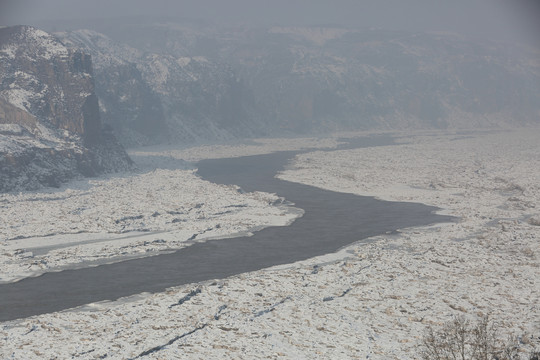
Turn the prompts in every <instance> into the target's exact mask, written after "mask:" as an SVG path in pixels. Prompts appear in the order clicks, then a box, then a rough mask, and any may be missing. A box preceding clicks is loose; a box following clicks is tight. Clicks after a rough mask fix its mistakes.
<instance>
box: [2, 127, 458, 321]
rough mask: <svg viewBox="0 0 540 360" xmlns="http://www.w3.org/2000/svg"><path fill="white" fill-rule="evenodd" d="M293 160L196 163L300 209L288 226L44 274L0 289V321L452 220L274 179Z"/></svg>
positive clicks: (220, 179) (204, 173) (423, 209)
mask: <svg viewBox="0 0 540 360" xmlns="http://www.w3.org/2000/svg"><path fill="white" fill-rule="evenodd" d="M390 142H391V138H389V137H383V138H364V139H358V140H355V144H350V143H349V144H348V145H347V146H343V147H341V148H345V147H349V148H354V147H359V146H375V145H381V144H384V145H388V144H389V143H390ZM304 152H305V151H304ZM298 153H301V152H300V151H284V152H278V153H273V154H266V155H256V156H246V157H238V158H229V159H216V160H203V161H200V162H199V163H198V174H199V175H200V176H201V177H202V178H204V179H206V180H209V181H212V182H216V183H221V184H234V185H238V186H240V187H241V189H242V190H244V191H255V190H256V191H264V192H271V193H276V194H277V195H279V196H281V197H284V198H285V199H286V200H287V201H290V202H292V203H294V204H295V205H294V206H295V207H297V208H300V209H303V211H304V215H303V216H302V217H299V218H298V219H297V220H296V221H295V222H293V223H292V224H291V225H290V226H286V227H268V228H264V229H262V230H260V231H258V232H257V233H255V234H254V235H253V236H241V237H235V238H227V239H221V240H207V241H205V242H201V243H195V244H193V245H191V246H189V247H186V248H183V249H180V250H178V251H175V252H173V253H168V254H162V255H157V256H152V257H145V258H138V259H132V260H127V261H123V262H118V263H113V264H106V265H100V266H97V267H92V268H84V269H71V270H64V271H61V272H55V273H46V274H43V275H41V276H39V277H35V278H27V279H23V280H21V281H19V282H16V283H10V284H4V285H0V321H7V320H13V319H17V318H24V317H28V316H32V315H38V314H42V313H48V312H53V311H59V310H64V309H68V308H73V307H76V306H80V305H84V304H88V303H92V302H97V301H103V300H116V299H119V298H121V297H126V296H130V295H134V294H139V293H143V292H159V291H163V290H165V289H167V288H170V287H173V286H178V285H183V284H188V283H195V282H200V281H206V280H211V279H217V278H225V277H229V276H232V275H237V274H240V273H244V272H249V271H255V270H259V269H262V268H267V267H271V266H275V265H283V264H290V263H294V262H297V261H300V260H305V259H308V258H312V257H315V256H319V255H324V254H328V253H333V252H335V251H337V250H339V249H341V248H343V247H344V246H347V245H350V244H352V243H354V242H357V241H359V240H361V239H366V238H369V237H373V236H376V235H380V234H384V233H389V232H393V231H396V230H398V229H402V228H406V227H413V226H425V225H430V224H433V223H436V222H447V221H452V219H453V218H452V217H449V216H442V215H437V214H435V211H436V210H437V208H435V207H431V206H426V205H423V204H415V203H403V202H389V201H381V200H377V199H374V198H372V197H361V196H356V195H351V194H344V193H337V192H332V191H328V190H323V189H319V188H315V187H312V186H307V185H302V184H298V183H292V182H288V181H284V180H279V179H277V178H275V177H274V176H275V174H276V173H277V172H279V171H280V170H281V169H282V168H283V166H285V164H287V162H288V161H289V159H291V158H292V157H294V156H295V155H296V154H298Z"/></svg>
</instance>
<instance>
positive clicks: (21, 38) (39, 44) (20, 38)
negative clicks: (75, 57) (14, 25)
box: [0, 26, 68, 60]
mask: <svg viewBox="0 0 540 360" xmlns="http://www.w3.org/2000/svg"><path fill="white" fill-rule="evenodd" d="M10 40H11V41H8V42H6V43H5V44H3V45H0V46H1V47H0V57H2V56H5V57H7V58H8V59H14V58H15V56H16V55H17V56H20V55H27V56H31V57H32V58H44V59H47V60H50V59H52V58H53V57H57V56H67V55H68V49H67V48H66V47H65V46H64V45H63V44H62V43H61V42H60V41H58V40H57V39H56V38H55V37H54V36H52V35H50V34H48V33H46V32H45V31H43V30H39V29H36V28H33V27H31V26H21V27H20V30H19V31H18V32H17V33H16V34H15V35H14V36H13V37H12V38H11V39H10ZM21 43H24V44H27V46H26V48H25V49H21V46H20V44H21ZM21 50H22V51H23V53H22V54H21V53H20V51H21Z"/></svg>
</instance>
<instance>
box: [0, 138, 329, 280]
mask: <svg viewBox="0 0 540 360" xmlns="http://www.w3.org/2000/svg"><path fill="white" fill-rule="evenodd" d="M289 143H290V145H289V146H288V147H287V145H286V144H287V142H286V140H284V139H274V140H272V139H264V140H260V141H259V142H252V143H250V144H247V145H246V144H243V145H242V144H241V145H214V146H210V145H208V146H200V147H195V148H186V149H178V148H171V147H147V148H141V149H134V150H132V151H131V152H130V156H131V157H132V158H133V159H134V160H135V162H136V164H137V166H138V168H139V170H138V171H137V172H135V173H125V174H119V175H118V174H116V175H111V176H103V177H99V178H95V179H83V180H78V181H72V182H70V183H68V184H65V185H63V186H62V187H61V188H59V189H43V190H40V191H34V192H21V193H7V194H0V219H2V221H1V222H0V265H1V268H2V272H1V273H0V284H2V283H9V282H13V281H17V280H21V279H24V278H26V277H33V276H38V275H41V274H44V273H47V272H56V271H61V270H65V269H73V268H84V267H91V266H97V265H100V264H106V263H114V262H119V261H124V260H126V259H133V258H140V257H145V256H153V255H157V254H160V253H164V252H170V251H174V250H177V249H181V248H184V247H186V246H189V245H191V244H194V243H196V242H201V241H205V240H206V239H212V238H213V239H215V238H220V237H222V238H226V237H230V236H234V235H238V234H250V232H251V231H252V230H253V229H262V228H264V227H268V226H285V225H287V224H289V223H290V222H292V221H294V219H296V218H297V217H298V216H299V215H300V214H299V213H298V211H297V210H296V209H293V208H291V207H290V206H285V205H280V203H281V202H282V199H280V198H278V197H277V196H276V195H274V194H269V193H263V192H260V191H255V192H250V193H239V192H238V188H237V187H236V186H233V185H232V186H224V185H217V184H213V183H210V182H208V181H204V180H202V179H200V177H198V176H197V174H196V173H195V171H196V170H195V169H194V168H193V165H192V164H190V163H188V162H187V161H186V160H189V161H198V160H201V159H206V158H215V157H233V156H240V155H241V154H244V155H255V154H261V153H270V152H273V151H277V150H283V149H290V150H299V149H305V148H311V147H313V146H315V145H317V144H318V145H319V147H334V146H336V144H337V141H336V140H335V139H326V140H322V141H318V140H317V139H313V138H305V139H297V141H295V142H294V143H293V142H289Z"/></svg>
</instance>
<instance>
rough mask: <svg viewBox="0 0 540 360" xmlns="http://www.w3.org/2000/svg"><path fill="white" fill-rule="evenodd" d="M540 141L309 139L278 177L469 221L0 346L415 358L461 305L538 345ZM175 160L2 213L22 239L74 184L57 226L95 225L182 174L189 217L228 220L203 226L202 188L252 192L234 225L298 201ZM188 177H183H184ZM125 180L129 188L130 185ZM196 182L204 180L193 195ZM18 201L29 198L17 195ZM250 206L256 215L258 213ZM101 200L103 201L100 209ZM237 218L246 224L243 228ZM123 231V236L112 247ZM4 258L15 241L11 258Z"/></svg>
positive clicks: (89, 313)
mask: <svg viewBox="0 0 540 360" xmlns="http://www.w3.org/2000/svg"><path fill="white" fill-rule="evenodd" d="M539 140H540V129H538V128H528V129H520V130H515V131H508V132H485V133H471V134H467V135H460V134H459V133H456V132H451V131H447V132H445V133H423V134H421V135H418V134H417V135H414V136H412V135H408V134H401V135H400V137H399V143H400V144H399V145H394V146H381V147H373V148H363V149H356V150H342V151H341V150H340V151H328V152H322V151H317V152H311V153H307V154H302V155H300V156H298V157H297V158H296V159H295V161H294V162H293V164H291V165H293V166H292V167H290V169H288V170H287V171H284V172H283V173H282V174H280V177H281V178H283V179H287V180H291V181H297V182H301V183H306V184H310V185H315V186H319V187H322V188H325V189H330V190H335V191H342V192H349V193H354V194H361V195H373V196H377V197H379V198H383V199H388V200H400V201H414V202H422V203H425V204H430V205H436V206H439V207H440V208H442V209H443V210H442V212H444V213H446V214H452V215H455V216H458V217H460V220H459V221H458V222H456V223H450V224H440V225H435V226H430V227H423V228H410V229H403V230H402V231H401V232H400V233H399V234H397V235H388V236H386V235H383V236H378V237H376V238H373V239H371V240H373V241H369V242H362V243H356V244H353V245H351V246H349V247H347V248H345V249H342V250H341V251H340V252H338V253H336V254H329V255H326V256H321V257H318V258H313V259H310V260H307V261H302V262H298V263H295V264H290V265H287V266H280V267H274V268H271V269H266V270H261V271H256V272H252V273H246V274H242V275H238V276H233V277H230V278H227V279H224V280H216V281H208V282H205V283H199V284H191V285H186V286H181V287H177V288H171V289H169V290H168V291H166V292H163V293H158V294H140V295H136V296H132V297H130V298H125V299H121V300H119V301H115V302H102V303H95V304H90V305H87V306H84V307H81V308H77V309H72V310H69V311H63V312H58V313H53V314H45V315H40V316H35V317H31V318H27V319H22V320H18V321H9V322H4V323H1V324H0V358H7V359H11V358H13V359H43V358H47V359H55V358H58V359H64V358H76V359H96V358H111V359H130V358H141V359H176V358H178V359H258V358H261V359H278V358H283V359H416V358H418V354H417V348H416V347H417V343H418V339H419V338H420V337H421V336H422V334H423V332H424V329H425V328H426V326H428V325H430V324H431V325H437V324H440V323H443V322H445V321H447V320H450V319H452V318H453V317H454V316H456V315H464V316H466V317H468V318H471V319H475V318H476V317H477V316H479V315H483V314H490V316H491V318H492V319H493V320H495V321H496V322H497V324H498V326H497V327H498V328H499V330H500V331H501V333H502V334H503V335H505V334H507V333H511V332H512V333H514V334H516V335H519V336H521V338H520V339H521V343H522V344H521V346H522V348H523V350H524V352H523V354H526V351H529V350H530V349H532V348H534V347H535V346H537V347H538V346H539V345H540V344H539V343H540V339H539V336H540V266H539V265H540V242H539V240H540V141H539ZM192 153H193V154H195V153H199V154H201V153H202V152H197V151H195V150H193V152H192ZM175 154H176V155H178V156H180V154H181V151H178V152H174V154H172V153H169V154H168V155H167V156H171V158H172V157H173V155H175ZM170 171H171V170H168V171H165V170H156V171H155V173H147V174H141V175H138V176H133V177H125V178H117V179H110V180H100V181H96V182H91V183H87V185H88V186H87V188H86V189H85V188H83V187H82V186H81V188H79V189H77V190H68V189H67V188H66V189H63V190H60V191H58V192H52V193H50V194H43V193H28V194H26V193H25V194H21V195H13V194H11V195H5V196H3V197H2V202H1V203H0V204H1V206H3V208H2V212H3V213H2V219H4V216H9V218H10V219H18V220H10V221H11V222H10V226H15V224H21V229H17V228H13V229H12V228H11V227H10V229H11V230H10V232H9V234H10V235H9V236H10V238H13V237H17V236H29V235H28V234H31V236H38V235H46V234H45V233H46V232H48V231H49V232H50V231H51V230H46V229H45V226H44V225H45V224H46V221H45V220H44V221H43V222H40V219H38V216H37V215H33V214H35V211H37V210H35V211H34V210H33V209H32V207H38V206H41V207H43V209H45V207H47V206H49V203H50V202H51V203H53V202H54V201H59V200H50V199H51V198H60V197H65V198H66V199H67V203H69V202H70V201H72V202H73V203H74V204H78V205H76V206H75V205H73V206H72V207H73V208H76V209H80V214H73V215H72V214H71V213H69V212H66V213H62V214H61V215H63V216H65V217H66V218H69V217H71V216H80V217H79V218H77V219H80V220H78V222H73V221H68V220H65V224H64V225H61V224H63V223H62V221H61V220H59V225H58V226H55V227H54V229H55V232H56V233H60V232H68V231H72V232H75V230H71V229H69V226H78V227H80V228H81V229H82V231H94V230H93V229H96V228H98V226H97V225H96V223H97V224H102V225H101V226H103V227H104V228H105V229H106V230H104V231H108V232H112V231H121V228H120V229H119V225H118V224H116V223H115V221H114V220H115V219H117V218H123V217H126V216H131V213H126V214H128V215H124V214H125V213H124V211H127V209H130V210H131V207H130V205H129V204H130V202H135V203H137V204H140V203H141V205H137V207H136V208H137V209H139V210H138V211H134V212H133V215H138V214H147V213H148V214H151V212H152V211H159V212H160V213H162V212H164V211H163V210H161V209H157V207H156V209H154V208H151V209H148V210H147V208H146V207H145V206H149V205H151V204H152V202H151V201H148V200H146V199H145V197H146V196H147V189H148V188H150V187H151V188H154V187H156V188H162V187H163V188H165V190H163V191H164V194H165V193H166V194H169V195H172V194H173V193H175V191H172V190H170V188H171V187H173V186H175V185H177V191H181V192H182V195H177V196H178V197H179V198H178V203H175V205H174V206H177V207H179V208H180V209H181V210H182V211H184V212H186V213H187V214H186V215H182V216H186V219H187V221H185V222H184V223H183V226H193V227H194V228H197V229H202V228H206V227H208V226H210V223H211V224H215V223H217V222H218V220H215V222H211V220H204V221H208V223H207V224H205V225H204V226H201V227H200V228H199V227H198V226H199V225H197V224H198V223H197V220H199V219H197V216H195V215H194V216H193V217H189V216H191V215H189V216H188V214H189V209H193V208H194V206H190V205H189V204H198V203H203V204H204V206H203V207H202V208H201V209H205V208H207V207H214V206H215V207H216V209H214V208H211V209H212V210H211V211H210V210H209V211H208V213H209V214H211V213H212V211H217V207H218V206H221V207H225V206H227V205H226V203H227V202H228V201H230V203H231V204H237V203H239V202H240V201H244V202H246V203H249V204H250V206H249V207H247V208H245V211H246V213H240V214H236V215H235V216H237V217H235V219H236V220H235V221H237V222H234V221H232V220H231V221H229V222H230V223H231V224H235V225H230V229H231V231H238V230H240V229H239V228H242V229H247V228H249V227H250V226H252V225H254V223H255V222H259V223H265V224H270V223H275V218H276V217H278V216H281V214H286V212H282V211H283V210H280V209H277V210H274V209H272V207H271V206H269V205H268V203H269V202H272V201H273V199H274V198H275V197H273V196H272V195H267V194H258V193H257V194H243V195H242V194H238V193H236V192H235V191H234V189H229V188H226V187H219V186H217V185H216V186H215V185H212V184H208V183H205V182H203V181H201V180H197V179H196V178H195V177H194V176H193V174H192V173H191V172H190V171H187V170H184V172H185V173H184V172H182V171H180V170H177V172H178V174H176V173H171V172H170ZM180 174H184V175H180ZM145 176H148V177H149V178H148V179H146V180H145V178H144V177H145ZM177 176H179V177H181V178H182V179H185V181H184V183H182V182H180V183H176V179H177ZM139 177H142V179H140V180H139V179H138V178H139ZM148 180H152V182H150V181H148ZM154 181H155V183H154ZM109 182H110V185H108V183H109ZM130 182H133V183H134V184H131V183H130ZM170 183H174V184H175V185H171V184H170ZM129 184H131V185H130V186H133V188H134V189H133V190H132V191H133V193H132V192H131V191H128V190H126V189H123V188H125V187H128V186H127V185H129ZM188 184H189V185H188ZM108 187H110V188H111V190H107V188H108ZM184 187H185V188H184ZM101 188H103V189H101ZM128 188H129V187H128ZM203 188H204V189H210V188H211V189H212V190H213V191H221V192H223V196H220V197H218V198H219V199H220V201H221V199H222V198H223V200H222V202H220V203H219V204H217V205H214V204H207V203H206V201H210V202H213V201H214V198H212V200H211V199H210V198H209V197H208V196H210V195H206V196H207V197H204V196H205V195H204V192H203V191H202V190H201V189H203ZM94 189H95V190H94ZM98 189H101V190H99V191H103V192H104V194H103V195H102V196H103V199H104V200H102V201H100V202H99V210H98V211H95V212H91V211H90V210H86V207H89V205H88V204H87V203H86V205H84V204H85V203H84V201H83V199H85V197H84V196H86V195H83V193H84V192H91V191H98ZM183 189H185V193H184V190H183ZM197 190H198V191H199V193H198V195H191V194H188V193H189V192H190V191H197ZM70 191H72V192H78V195H73V197H75V198H77V199H79V200H69V199H71V197H70V196H68V195H69V194H70ZM116 192H121V193H120V194H119V195H118V197H114V198H108V196H114V194H115V193H116ZM106 194H107V195H106ZM88 196H89V195H88ZM155 196H158V195H155ZM135 197H136V198H137V199H134V198H135ZM46 198H49V200H47V199H46ZM166 198H167V199H168V197H166ZM17 199H19V200H17ZM32 199H34V200H33V201H31V200H32ZM86 199H87V201H90V199H91V198H90V197H88V198H86ZM216 199H217V198H216ZM163 201H164V200H163ZM117 202H118V203H119V204H115V203H117ZM59 204H63V202H58V203H57V205H59ZM122 204H124V205H122ZM145 204H146V205H145ZM19 206H20V207H22V208H24V209H26V210H18V208H19ZM62 206H64V205H62ZM66 206H67V205H66ZM70 206H71V205H70ZM122 206H123V207H122ZM167 206H169V207H167ZM174 206H173V205H167V203H165V202H164V204H163V205H161V207H163V208H167V209H169V208H173V209H175V208H174ZM8 207H9V211H8V210H6V208H8ZM107 207H110V208H111V209H107ZM53 208H54V206H50V207H47V209H48V210H49V211H53ZM112 209H115V210H112ZM242 209H244V208H242ZM197 210H199V209H197ZM254 210H257V211H259V212H260V218H258V217H257V218H255V219H254V215H253V212H254ZM54 211H56V210H54ZM280 211H281V212H280ZM103 212H104V213H105V214H106V215H104V216H103V217H102V218H101V219H102V220H100V221H96V220H95V219H96V218H100V214H101V213H103ZM9 213H17V214H19V215H11V214H9ZM5 214H6V215H5ZM61 215H60V214H59V215H57V216H58V217H60V216H61ZM267 215H268V216H267ZM11 216H13V218H11ZM17 216H18V217H17ZM44 216H46V217H49V216H53V215H44ZM265 216H267V217H268V218H269V219H268V220H266V222H265V221H263V220H262V219H263V218H265ZM206 217H209V216H206ZM281 217H282V218H286V219H287V221H288V220H290V219H289V218H288V217H287V215H283V216H281ZM156 218H157V219H159V218H160V217H156ZM240 219H247V220H242V221H247V222H249V225H248V226H245V227H241V226H240V225H238V223H239V222H241V220H240ZM23 220H25V221H27V222H26V225H23V224H24V223H22V222H21V221H23ZM144 220H145V221H149V220H150V218H148V220H147V216H145V217H144ZM156 221H157V220H156ZM201 221H202V220H201ZM79 222H80V224H79ZM219 222H220V223H222V224H223V223H226V221H225V220H219ZM284 222H286V221H284ZM284 222H281V223H284ZM162 223H163V224H166V223H167V222H166V221H163V222H162ZM47 224H48V223H47ZM84 224H86V225H84ZM129 224H130V225H129V226H130V229H132V230H140V229H141V228H142V226H143V225H140V224H139V222H138V221H135V220H134V221H132V222H129ZM137 224H138V225H137ZM160 224H161V223H160ZM188 224H190V225H188ZM191 224H193V225H191ZM2 226H4V227H5V226H6V225H2ZM84 226H86V227H84ZM144 226H145V227H148V228H149V229H150V230H151V231H159V230H162V229H165V228H167V227H166V226H165V225H159V226H158V224H154V223H152V222H151V221H149V222H148V224H146V223H145V225H144ZM237 227H238V228H237ZM64 228H65V229H67V230H58V229H64ZM25 229H26V230H25ZM38 229H39V230H38ZM118 229H119V230H118ZM167 229H168V228H167ZM2 231H3V232H4V231H7V230H4V228H3V230H2ZM76 231H78V230H76ZM171 231H172V230H171ZM178 231H180V229H179V230H178ZM195 232H196V231H192V233H195ZM160 235H161V234H160ZM186 236H187V235H186ZM171 238H176V237H175V236H171ZM21 241H22V240H21ZM169 241H174V240H172V239H171V240H167V242H169ZM179 242H180V241H179ZM4 243H5V242H4ZM7 243H10V241H8V242H7ZM111 243H116V241H114V242H113V241H110V242H106V243H105V242H104V243H100V246H105V245H107V246H109V245H110V246H113V245H111ZM178 245H180V244H178ZM4 246H5V245H4ZM156 246H157V245H156ZM174 246H176V245H174ZM137 248H138V247H137ZM141 249H144V247H141ZM2 251H4V252H8V253H10V251H12V250H10V249H4V250H2ZM14 256H22V255H21V254H17V255H14ZM8 258H10V257H9V255H3V257H2V269H4V267H5V264H6V262H7V260H4V259H8ZM18 261H22V260H18ZM3 272H4V271H2V273H3ZM19 274H20V272H19Z"/></svg>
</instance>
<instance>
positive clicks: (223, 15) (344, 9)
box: [0, 0, 540, 45]
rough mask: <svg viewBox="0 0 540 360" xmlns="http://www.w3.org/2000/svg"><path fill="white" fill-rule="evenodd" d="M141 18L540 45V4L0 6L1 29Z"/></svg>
mask: <svg viewBox="0 0 540 360" xmlns="http://www.w3.org/2000/svg"><path fill="white" fill-rule="evenodd" d="M137 15H152V16H178V17H182V18H196V19H207V20H211V21H220V22H226V23H243V24H264V25H268V24H283V25H294V24H299V25H311V24H337V25H346V26H361V27H378V28H387V29H392V30H414V31H417V30H420V31H423V30H426V31H429V30H438V31H453V32H459V33H464V34H466V35H474V36H481V37H489V38H499V39H503V40H517V41H526V42H529V43H530V42H533V43H535V44H537V45H540V0H327V1H322V0H146V1H143V0H0V25H15V24H21V23H22V24H29V25H36V24H39V22H40V21H42V20H54V19H71V20H74V19H80V18H86V17H93V18H105V17H106V18H109V17H118V16H137Z"/></svg>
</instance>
